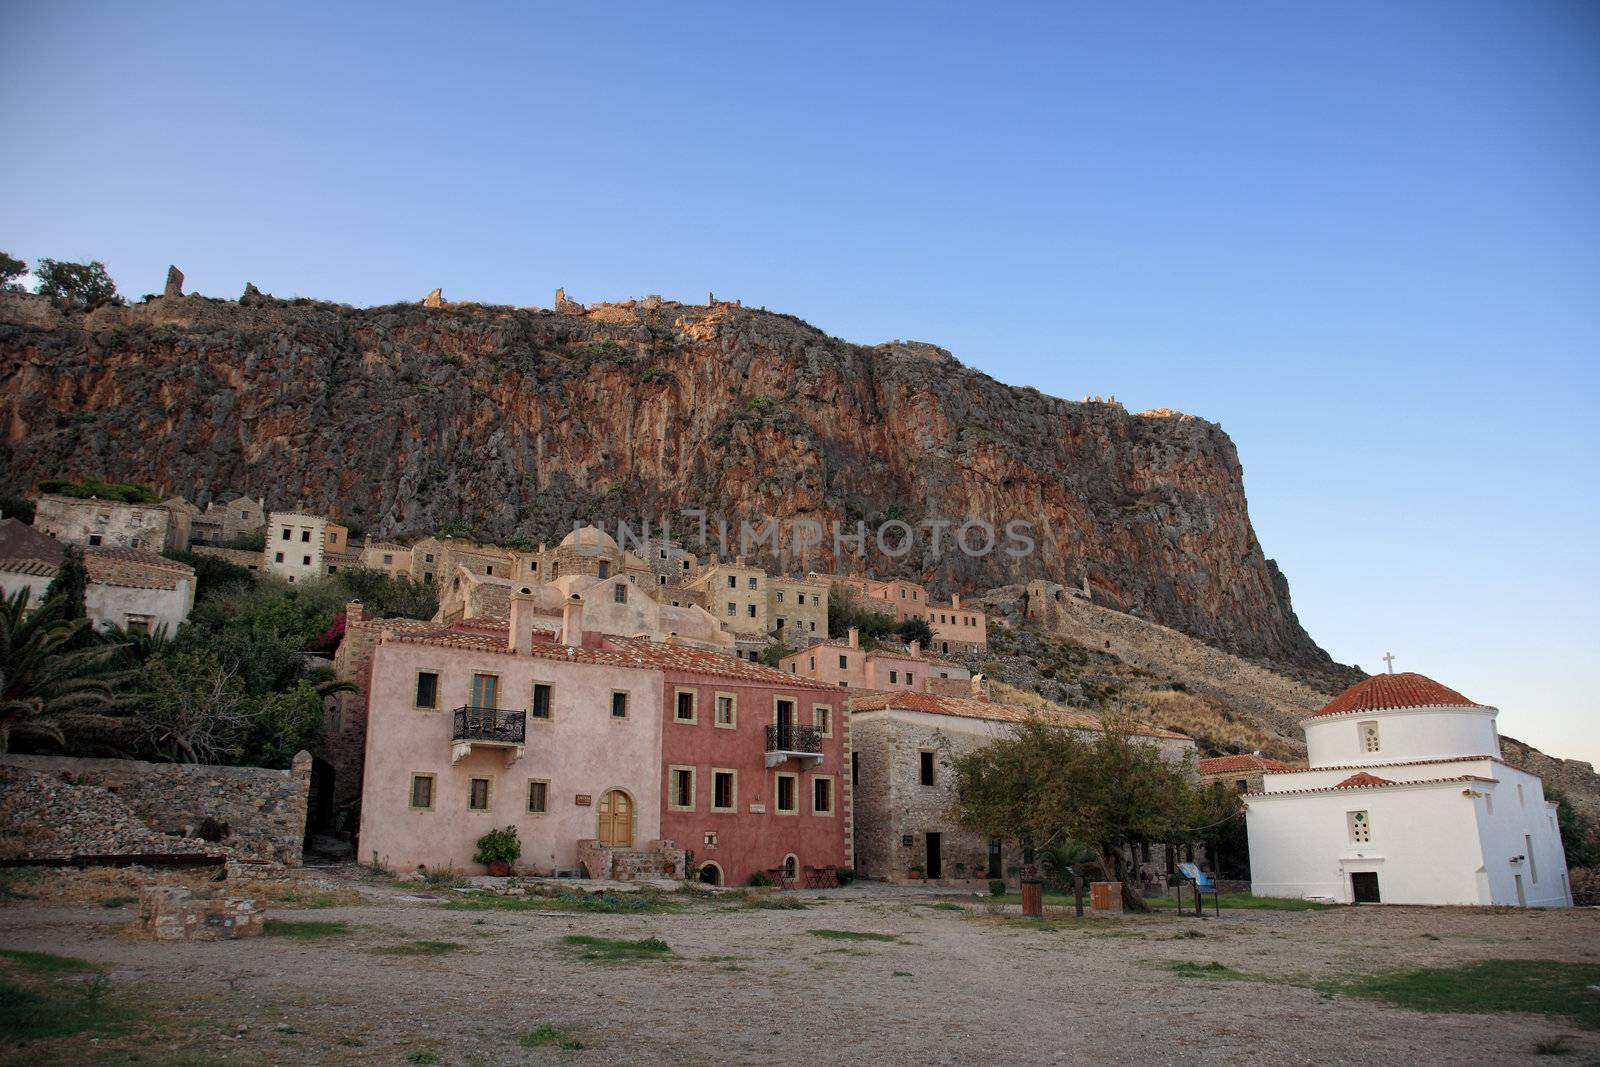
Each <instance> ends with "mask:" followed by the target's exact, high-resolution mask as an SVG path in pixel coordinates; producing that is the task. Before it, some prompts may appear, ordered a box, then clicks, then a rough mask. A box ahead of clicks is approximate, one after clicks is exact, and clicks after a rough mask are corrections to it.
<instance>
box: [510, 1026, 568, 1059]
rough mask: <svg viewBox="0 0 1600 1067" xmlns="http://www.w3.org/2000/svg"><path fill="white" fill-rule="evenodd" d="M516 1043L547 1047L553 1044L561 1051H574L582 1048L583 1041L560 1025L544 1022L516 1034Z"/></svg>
mask: <svg viewBox="0 0 1600 1067" xmlns="http://www.w3.org/2000/svg"><path fill="white" fill-rule="evenodd" d="M517 1044H519V1045H521V1046H522V1047H523V1048H549V1047H551V1046H554V1047H555V1048H558V1049H560V1050H561V1051H562V1052H576V1051H578V1050H579V1049H581V1048H583V1042H582V1041H579V1040H578V1039H577V1038H575V1037H573V1036H572V1032H571V1031H569V1030H566V1029H564V1028H562V1027H560V1026H552V1025H551V1024H550V1023H545V1024H544V1025H543V1026H540V1027H536V1028H535V1029H532V1030H528V1031H525V1032H523V1033H521V1034H518V1035H517Z"/></svg>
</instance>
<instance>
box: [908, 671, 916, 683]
mask: <svg viewBox="0 0 1600 1067" xmlns="http://www.w3.org/2000/svg"><path fill="white" fill-rule="evenodd" d="M906 684H907V685H916V684H917V679H916V677H915V676H914V675H913V674H912V673H911V672H910V671H906Z"/></svg>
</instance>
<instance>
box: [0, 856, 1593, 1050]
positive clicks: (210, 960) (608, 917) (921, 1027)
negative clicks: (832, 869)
mask: <svg viewBox="0 0 1600 1067" xmlns="http://www.w3.org/2000/svg"><path fill="white" fill-rule="evenodd" d="M344 878H345V879H346V884H345V885H343V886H341V888H340V891H339V893H338V894H337V895H335V896H331V897H326V898H324V899H325V900H333V901H340V902H344V901H348V900H352V899H354V900H359V901H361V903H358V904H355V905H350V904H347V903H340V904H339V905H338V906H333V907H320V908H286V907H283V906H280V905H273V906H272V907H271V911H270V915H271V916H272V917H273V918H276V919H279V920H316V921H330V920H332V921H342V922H344V923H346V924H347V931H346V932H345V933H344V934H343V935H341V936H336V937H332V938H329V939H327V940H318V941H307V940H299V939H296V938H292V937H266V938H261V939H257V940H250V941H228V942H210V943H194V944H156V943H153V942H150V941H146V940H142V939H140V938H139V937H138V936H137V935H136V934H135V933H133V932H132V929H131V928H132V927H133V926H134V925H136V924H135V919H136V910H137V909H136V908H135V907H133V906H122V907H104V906H100V905H98V904H93V903H89V904H85V903H78V902H76V901H67V902H60V903H58V902H57V901H55V900H49V899H45V900H31V901H29V900H25V901H14V902H12V903H10V904H9V905H7V906H5V907H3V908H0V948H10V949H31V950H38V951H45V952H52V953H58V954H64V955H70V956H78V957H82V958H84V959H88V960H92V961H96V962H98V963H101V964H103V965H104V966H105V967H106V971H105V973H106V974H107V976H108V977H109V979H110V984H111V989H112V990H113V995H114V996H116V997H118V998H122V999H123V1000H124V1001H126V1002H129V1003H138V1004H141V1005H144V1006H146V1007H147V1008H149V1009H150V1011H151V1016H150V1018H149V1020H148V1021H146V1022H144V1023H142V1024H141V1026H140V1027H139V1029H138V1030H137V1031H136V1032H135V1033H133V1034H131V1035H126V1036H122V1037H110V1038H102V1039H100V1040H98V1041H94V1040H91V1039H89V1038H87V1037H78V1038H64V1039H55V1040H53V1041H49V1042H44V1043H34V1044H30V1045H27V1046H24V1047H18V1046H16V1045H11V1046H8V1047H0V1062H5V1063H19V1064H21V1063H26V1064H44V1063H83V1062H112V1063H117V1062H138V1063H142V1064H159V1063H168V1064H179V1063H182V1064H191V1065H192V1064H202V1063H223V1064H257V1063H260V1064H279V1063H283V1064H291V1063H292V1064H301V1063H306V1064H320V1063H370V1064H426V1063H438V1064H456V1065H464V1067H465V1065H477V1064H483V1065H491V1064H526V1063H546V1062H559V1063H562V1064H572V1065H582V1064H657V1063H668V1064H723V1063H737V1064H747V1063H748V1064H772V1063H808V1064H817V1063H850V1064H855V1063H876V1064H900V1063H916V1064H946V1063H1007V1062H1009V1063H1056V1062H1061V1063H1073V1062H1078V1063H1083V1062H1088V1063H1141V1064H1152V1063H1154V1064H1159V1063H1174V1062H1190V1061H1196V1060H1199V1059H1201V1058H1204V1059H1205V1060H1207V1061H1209V1062H1214V1063H1240V1064H1249V1063H1272V1064H1279V1063H1286V1064H1287V1063H1316V1064H1328V1063H1362V1064H1365V1063H1375V1064H1386V1065H1391V1067H1393V1065H1399V1064H1409V1063H1438V1062H1451V1063H1457V1064H1474V1063H1490V1062H1495V1063H1500V1062H1508V1061H1516V1060H1521V1059H1524V1058H1527V1059H1530V1060H1531V1059H1532V1058H1533V1057H1532V1049H1533V1046H1534V1044H1535V1043H1536V1042H1538V1041H1541V1040H1548V1039H1550V1038H1552V1037H1554V1036H1556V1035H1558V1034H1569V1035H1571V1045H1570V1048H1571V1053H1572V1055H1571V1056H1570V1057H1569V1058H1568V1059H1567V1062H1600V1033H1595V1032H1593V1031H1584V1030H1581V1029H1579V1028H1578V1027H1577V1026H1576V1025H1575V1024H1572V1023H1569V1022H1567V1021H1566V1020H1564V1019H1559V1018H1549V1017H1543V1016H1534V1015H1521V1014H1495V1015H1465V1014H1426V1013H1420V1012H1412V1011H1404V1010H1399V1009H1396V1008H1391V1007H1387V1006H1384V1005H1382V1004H1379V1003H1375V1002H1372V1001H1366V1000H1359V999H1354V998H1349V997H1344V996H1340V995H1337V994H1330V993H1329V992H1328V991H1327V987H1328V985H1329V983H1330V982H1334V981H1336V980H1338V979H1341V978H1348V977H1350V976H1354V975H1360V974H1368V973H1373V972H1378V971H1384V970H1389V969H1395V968H1405V967H1421V966H1438V965H1449V964H1452V963H1464V962H1470V961H1475V960H1480V959H1487V958H1521V959H1541V960H1559V961H1567V962H1573V963H1595V962H1597V961H1600V912H1596V911H1592V910H1579V911H1550V912H1517V911H1487V910H1465V909H1427V908H1361V909H1354V908H1340V909H1333V910H1329V911H1321V912H1277V911H1228V910H1225V911H1224V912H1223V915H1222V917H1221V919H1206V920H1203V921H1202V920H1197V919H1194V918H1192V917H1190V918H1184V917H1179V916H1176V915H1174V914H1172V913H1170V912H1167V913H1158V914H1155V915H1150V916H1137V917H1133V916H1129V917H1125V918H1121V919H1106V920H1085V921H1082V922H1079V921H1076V920H1074V919H1072V918H1071V917H1070V915H1069V914H1064V915H1061V916H1053V917H1050V918H1049V920H1048V921H1047V922H1046V923H1045V924H1044V925H1043V926H1041V925H1039V924H1038V923H1036V922H1029V921H1027V920H1023V919H1020V918H1012V917H1008V916H1004V915H996V914H991V913H990V912H989V910H988V909H986V907H985V906H984V904H983V903H982V902H981V901H979V900H975V899H973V898H952V897H942V898H938V897H927V896H921V897H919V896H915V895H911V894H902V893H898V892H892V891H882V890H866V891H862V892H857V893H851V892H849V891H836V892H833V893H830V892H808V893H797V894H793V896H796V897H798V898H799V899H800V900H802V901H805V902H806V903H807V905H808V906H807V907H805V908H804V909H803V910H766V909H761V910H758V909H755V908H750V907H746V906H743V905H741V904H739V903H736V902H730V901H720V902H718V901H705V900H695V901H692V902H689V903H686V904H684V905H683V906H681V907H680V908H676V909H673V910H665V911H645V912H638V913H631V914H591V913H571V912H566V913H562V912H539V911H503V910H478V911H473V910H450V909H446V908H445V907H443V906H442V905H441V904H440V903H436V902H431V901H424V900H418V899H416V897H417V895H418V894H419V893H420V892H422V891H420V890H418V889H417V888H416V887H415V886H410V887H407V886H400V885H394V884H390V883H386V882H383V881H382V880H371V879H368V880H366V881H361V880H360V878H359V876H358V874H357V873H356V872H355V871H354V869H352V870H349V871H346V872H345V873H344ZM352 891H354V892H352ZM433 895H437V896H441V897H447V896H449V895H450V894H449V893H448V892H443V893H439V892H435V893H434V894H433ZM1013 910H1014V909H1013ZM817 930H822V931H852V932H864V933H871V934H880V935H889V936H892V937H893V938H894V940H892V941H889V940H851V939H841V938H838V937H836V936H826V935H822V934H817V933H814V932H813V931H817ZM573 934H586V935H594V936H598V937H604V938H622V939H630V940H631V939H641V938H650V937H655V938H660V939H661V940H663V941H665V942H666V944H667V945H668V946H669V948H670V953H667V954H662V955H660V957H659V958H651V959H642V960H629V961H615V960H604V959H593V958H585V956H584V955H583V954H582V953H581V952H578V951H574V950H573V949H572V948H571V947H570V946H568V945H564V944H563V943H562V942H561V940H560V939H561V938H563V937H564V936H567V935H573ZM1195 934H1199V935H1202V936H1193V935H1195ZM424 940H426V941H442V942H451V943H454V944H457V945H460V946H463V947H461V948H460V949H457V950H453V951H448V952H446V953H445V954H442V955H396V954H388V953H385V951H384V950H385V949H389V950H391V951H392V950H393V949H395V948H397V947H399V948H404V947H406V946H408V945H414V944H415V943H416V942H418V941H424ZM1184 961H1188V962H1190V963H1194V964H1201V965H1206V964H1211V963H1220V964H1222V965H1224V966H1226V967H1228V968H1231V969H1232V972H1237V973H1238V974H1239V975H1242V976H1243V977H1238V976H1235V975H1234V974H1232V973H1229V976H1228V977H1220V978H1219V977H1195V976H1193V975H1184V974H1179V973H1175V972H1174V971H1173V970H1172V967H1173V965H1174V964H1181V963H1182V962H1184ZM0 962H4V961H0ZM1225 973H1228V972H1225ZM7 974H8V976H11V977H15V974H16V972H14V971H10V972H7ZM35 980H37V978H35ZM51 980H53V981H69V980H70V979H68V978H55V979H51ZM1597 995H1600V993H1597ZM541 1026H550V1027H554V1028H555V1032H557V1033H558V1034H559V1035H560V1038H561V1039H562V1040H565V1041H566V1042H567V1043H568V1044H569V1045H570V1044H579V1045H581V1046H582V1047H581V1048H569V1049H565V1050H564V1049H561V1048H559V1047H557V1045H556V1044H553V1043H552V1044H545V1043H539V1042H537V1041H535V1042H533V1043H531V1047H529V1045H525V1044H524V1043H523V1042H522V1041H520V1040H519V1035H524V1034H527V1033H528V1032H529V1031H533V1030H536V1029H537V1028H539V1027H541ZM552 1040H553V1039H552ZM1538 1062H1547V1061H1546V1060H1544V1059H1543V1058H1541V1059H1540V1060H1539V1061H1538Z"/></svg>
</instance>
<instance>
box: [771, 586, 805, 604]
mask: <svg viewBox="0 0 1600 1067" xmlns="http://www.w3.org/2000/svg"><path fill="white" fill-rule="evenodd" d="M772 599H773V602H774V603H777V604H782V603H783V590H782V589H779V590H776V591H775V592H773V594H772ZM801 603H802V604H804V603H805V601H803V600H802V601H801Z"/></svg>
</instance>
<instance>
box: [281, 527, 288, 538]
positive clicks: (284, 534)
mask: <svg viewBox="0 0 1600 1067" xmlns="http://www.w3.org/2000/svg"><path fill="white" fill-rule="evenodd" d="M282 532H283V539H284V540H285V541H287V540H289V528H288V527H287V526H285V527H284V528H283V531H282Z"/></svg>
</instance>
